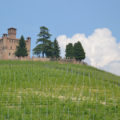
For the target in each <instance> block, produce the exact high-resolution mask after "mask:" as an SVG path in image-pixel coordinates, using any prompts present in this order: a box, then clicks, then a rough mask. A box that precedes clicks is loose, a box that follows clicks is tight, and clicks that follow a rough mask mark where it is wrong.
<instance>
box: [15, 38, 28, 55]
mask: <svg viewBox="0 0 120 120" xmlns="http://www.w3.org/2000/svg"><path fill="white" fill-rule="evenodd" d="M15 56H17V57H25V56H28V53H27V48H26V42H25V39H24V37H23V36H21V38H20V40H19V44H18V46H17V49H16V52H15Z"/></svg>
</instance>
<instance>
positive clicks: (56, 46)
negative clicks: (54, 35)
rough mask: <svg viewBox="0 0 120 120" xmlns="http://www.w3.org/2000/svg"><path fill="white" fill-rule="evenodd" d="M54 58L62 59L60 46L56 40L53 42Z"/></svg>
mask: <svg viewBox="0 0 120 120" xmlns="http://www.w3.org/2000/svg"><path fill="white" fill-rule="evenodd" d="M53 47H54V48H53V57H54V58H59V57H60V47H59V44H58V41H57V40H56V39H55V40H54V42H53Z"/></svg>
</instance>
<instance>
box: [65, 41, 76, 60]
mask: <svg viewBox="0 0 120 120" xmlns="http://www.w3.org/2000/svg"><path fill="white" fill-rule="evenodd" d="M65 52H66V54H65V56H66V58H70V59H72V58H73V57H74V52H73V44H72V43H69V44H68V45H66V50H65Z"/></svg>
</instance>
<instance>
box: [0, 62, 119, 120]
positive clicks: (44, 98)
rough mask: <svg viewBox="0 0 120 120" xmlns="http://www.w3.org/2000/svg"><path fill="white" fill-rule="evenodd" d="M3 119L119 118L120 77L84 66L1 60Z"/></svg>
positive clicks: (89, 119) (114, 119) (0, 118)
mask: <svg viewBox="0 0 120 120" xmlns="http://www.w3.org/2000/svg"><path fill="white" fill-rule="evenodd" d="M0 120H120V77H119V76H115V75H113V74H110V73H107V72H105V71H101V70H98V69H96V68H93V67H90V66H85V65H75V64H60V63H58V62H33V61H0Z"/></svg>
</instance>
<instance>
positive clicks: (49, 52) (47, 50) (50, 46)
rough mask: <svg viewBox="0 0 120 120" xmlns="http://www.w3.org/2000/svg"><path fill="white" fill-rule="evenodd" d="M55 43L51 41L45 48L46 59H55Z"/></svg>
mask: <svg viewBox="0 0 120 120" xmlns="http://www.w3.org/2000/svg"><path fill="white" fill-rule="evenodd" d="M53 49H54V48H53V42H51V41H49V42H48V44H47V45H46V47H45V53H46V57H48V58H53Z"/></svg>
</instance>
